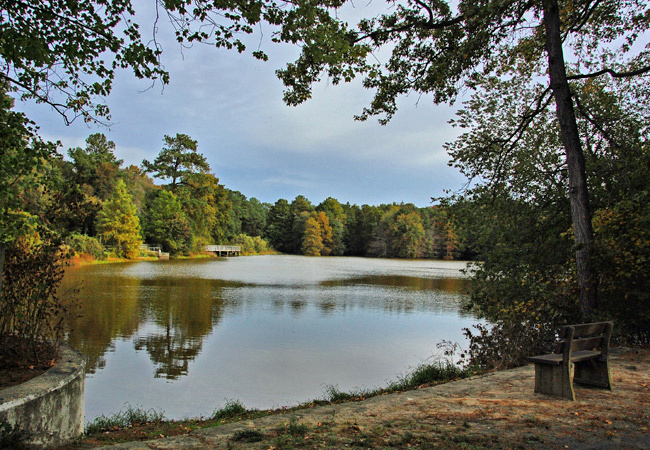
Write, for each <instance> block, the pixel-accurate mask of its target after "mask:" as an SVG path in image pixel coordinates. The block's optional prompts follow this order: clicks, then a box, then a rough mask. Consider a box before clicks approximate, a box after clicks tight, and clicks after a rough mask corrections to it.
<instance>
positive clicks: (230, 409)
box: [210, 400, 248, 420]
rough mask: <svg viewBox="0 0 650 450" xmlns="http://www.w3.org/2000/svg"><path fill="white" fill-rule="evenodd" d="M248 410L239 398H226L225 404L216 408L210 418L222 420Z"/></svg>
mask: <svg viewBox="0 0 650 450" xmlns="http://www.w3.org/2000/svg"><path fill="white" fill-rule="evenodd" d="M247 412H248V410H247V409H246V408H245V407H244V405H243V404H242V403H241V402H240V401H239V400H226V404H225V405H224V406H223V407H222V408H220V409H216V410H215V411H214V412H213V413H212V415H211V416H210V419H212V420H223V419H230V418H232V417H236V416H241V415H243V414H246V413H247Z"/></svg>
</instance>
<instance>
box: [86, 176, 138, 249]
mask: <svg viewBox="0 0 650 450" xmlns="http://www.w3.org/2000/svg"><path fill="white" fill-rule="evenodd" d="M97 231H98V232H99V235H100V236H101V237H102V238H103V241H104V243H105V244H107V245H114V246H115V253H116V254H117V255H118V256H123V257H125V258H135V257H136V256H138V254H139V250H140V244H142V238H141V237H140V220H139V219H138V216H137V214H136V207H135V205H134V204H133V199H132V198H131V195H130V194H129V193H128V192H127V191H126V185H125V184H124V181H122V180H118V181H117V184H116V185H115V191H114V192H113V195H112V196H111V197H110V198H109V199H108V200H106V202H104V206H103V207H102V209H101V211H99V214H97Z"/></svg>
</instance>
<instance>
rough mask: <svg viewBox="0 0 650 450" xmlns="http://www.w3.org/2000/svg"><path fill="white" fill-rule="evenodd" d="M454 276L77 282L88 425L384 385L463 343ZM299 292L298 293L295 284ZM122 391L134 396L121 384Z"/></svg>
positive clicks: (160, 268)
mask: <svg viewBox="0 0 650 450" xmlns="http://www.w3.org/2000/svg"><path fill="white" fill-rule="evenodd" d="M458 267H459V264H458V263H448V262H431V261H394V260H365V259H357V258H300V257H291V256H288V257H284V256H274V257H268V258H267V257H253V258H232V259H227V260H209V261H168V262H161V263H136V264H114V265H101V266H90V267H83V268H74V269H71V270H70V271H69V272H68V273H67V274H66V278H65V280H64V286H63V288H62V289H64V290H65V289H70V288H71V287H74V286H79V285H81V290H80V294H79V296H80V299H81V309H80V311H79V312H78V313H75V314H71V315H70V317H69V319H68V324H69V328H70V333H69V338H68V340H69V342H70V343H71V344H72V345H73V346H74V347H76V348H78V349H79V350H80V351H81V352H82V353H83V354H84V357H85V358H86V361H87V366H86V367H87V371H88V378H87V383H86V414H87V419H88V420H90V419H92V418H93V417H96V416H97V415H99V414H106V413H111V412H115V411H117V410H119V409H121V408H122V406H123V404H124V403H125V402H127V401H128V402H129V403H131V404H139V405H142V406H144V407H146V408H150V407H154V408H159V409H163V410H165V412H166V415H167V416H168V417H170V418H179V417H183V416H184V415H194V416H196V415H199V414H203V413H206V414H207V413H209V412H211V411H212V410H213V409H214V408H216V407H218V406H220V405H222V404H223V402H224V401H225V399H232V398H237V399H240V400H242V401H243V402H244V404H246V405H247V406H249V407H258V408H266V407H272V406H280V405H288V404H293V403H296V402H300V401H304V400H306V399H308V398H316V397H318V396H319V395H320V394H321V393H322V392H323V387H324V385H326V384H336V385H339V387H340V388H341V389H352V388H355V387H361V386H376V385H383V384H385V382H386V381H387V380H392V379H395V378H396V376H397V375H398V374H400V373H402V372H403V371H405V370H407V369H408V367H410V366H413V365H416V364H418V363H420V362H421V361H422V360H424V359H426V358H427V357H429V356H431V354H432V352H433V351H434V349H435V344H436V343H437V342H439V341H441V340H443V339H447V340H462V339H463V338H462V328H463V327H465V326H470V325H471V324H472V323H474V318H473V317H472V316H471V315H470V314H468V313H466V312H463V311H462V304H463V302H464V301H465V296H464V294H463V289H464V287H465V283H466V280H465V279H462V278H453V277H449V276H445V277H439V275H440V274H445V275H449V274H453V273H456V274H457V275H458V276H459V277H460V276H462V275H460V274H459V273H458ZM300 280H302V282H300ZM125 381H126V382H125Z"/></svg>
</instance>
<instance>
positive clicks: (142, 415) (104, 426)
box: [86, 403, 165, 435]
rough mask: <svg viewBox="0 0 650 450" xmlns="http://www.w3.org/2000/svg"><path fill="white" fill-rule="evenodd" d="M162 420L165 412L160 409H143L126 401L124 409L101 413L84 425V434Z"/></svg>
mask: <svg viewBox="0 0 650 450" xmlns="http://www.w3.org/2000/svg"><path fill="white" fill-rule="evenodd" d="M163 420H165V413H164V412H162V411H156V410H154V409H147V410H145V409H144V408H142V407H140V406H135V407H133V406H131V405H129V404H128V403H127V404H126V409H125V410H124V411H119V412H117V413H115V414H112V415H110V416H105V415H103V414H102V415H101V416H99V417H97V418H96V419H94V420H93V421H92V422H90V423H89V424H88V425H86V435H90V434H95V433H99V432H101V431H107V430H115V429H118V428H126V427H129V426H135V425H144V424H147V423H157V422H162V421H163Z"/></svg>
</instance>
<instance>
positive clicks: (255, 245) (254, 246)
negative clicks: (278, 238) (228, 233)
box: [233, 233, 269, 254]
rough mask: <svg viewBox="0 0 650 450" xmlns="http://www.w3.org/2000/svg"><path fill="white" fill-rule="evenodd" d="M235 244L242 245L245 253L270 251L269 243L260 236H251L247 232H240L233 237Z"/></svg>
mask: <svg viewBox="0 0 650 450" xmlns="http://www.w3.org/2000/svg"><path fill="white" fill-rule="evenodd" d="M233 243H234V244H235V245H241V251H242V253H244V254H253V253H264V252H268V251H269V243H268V242H267V241H265V240H264V239H262V238H261V237H259V236H255V237H250V236H248V235H247V234H243V233H242V234H238V235H237V236H235V238H234V239H233Z"/></svg>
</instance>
